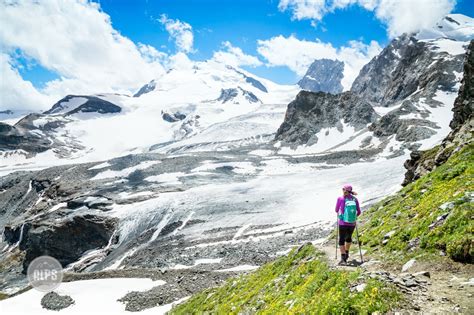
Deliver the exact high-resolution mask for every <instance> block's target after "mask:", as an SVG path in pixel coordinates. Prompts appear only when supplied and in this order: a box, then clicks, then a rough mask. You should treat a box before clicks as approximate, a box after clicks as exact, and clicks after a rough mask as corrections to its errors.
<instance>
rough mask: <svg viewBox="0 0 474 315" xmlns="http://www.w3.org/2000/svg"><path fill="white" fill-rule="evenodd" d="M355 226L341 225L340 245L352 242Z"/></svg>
mask: <svg viewBox="0 0 474 315" xmlns="http://www.w3.org/2000/svg"><path fill="white" fill-rule="evenodd" d="M354 229H355V226H348V225H339V246H342V245H344V244H345V243H352V233H354Z"/></svg>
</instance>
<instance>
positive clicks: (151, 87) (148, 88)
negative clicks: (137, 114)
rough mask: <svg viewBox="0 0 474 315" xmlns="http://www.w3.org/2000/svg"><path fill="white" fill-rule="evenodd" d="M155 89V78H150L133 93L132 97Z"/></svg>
mask: <svg viewBox="0 0 474 315" xmlns="http://www.w3.org/2000/svg"><path fill="white" fill-rule="evenodd" d="M155 89H156V82H155V80H151V81H150V82H149V83H147V84H145V85H144V86H142V87H141V88H140V89H139V90H138V91H137V93H135V94H134V95H133V97H140V96H142V95H143V94H146V93H150V92H151V91H154V90H155Z"/></svg>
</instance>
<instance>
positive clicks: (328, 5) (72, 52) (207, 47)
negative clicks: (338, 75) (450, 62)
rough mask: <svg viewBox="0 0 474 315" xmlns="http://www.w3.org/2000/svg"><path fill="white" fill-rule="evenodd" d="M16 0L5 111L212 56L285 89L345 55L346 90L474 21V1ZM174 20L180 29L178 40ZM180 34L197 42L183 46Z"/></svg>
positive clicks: (5, 13)
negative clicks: (451, 25) (410, 50)
mask: <svg viewBox="0 0 474 315" xmlns="http://www.w3.org/2000/svg"><path fill="white" fill-rule="evenodd" d="M12 1H13V0H12ZM14 1H17V2H18V3H17V5H16V6H9V5H7V4H5V3H4V4H2V6H4V8H0V9H1V10H0V19H3V20H2V24H3V25H4V26H6V28H5V29H4V30H3V32H0V41H1V45H0V49H1V53H2V59H1V60H0V61H1V62H2V65H1V66H2V67H1V69H0V70H1V76H2V77H3V79H4V80H3V83H2V82H0V83H2V84H3V85H2V86H1V87H0V88H1V91H0V93H1V94H2V102H1V103H2V104H0V107H8V106H12V105H9V104H13V105H15V104H19V103H22V104H32V105H34V104H36V103H38V98H39V97H40V98H42V101H41V102H42V104H43V105H42V106H44V107H46V106H47V105H46V104H49V103H50V102H51V101H52V100H54V99H57V98H58V97H62V96H64V94H66V93H68V94H69V93H89V94H92V93H97V92H108V91H125V90H132V91H133V89H137V88H139V87H140V86H141V85H143V84H144V83H146V82H148V81H149V80H150V79H151V78H156V76H159V73H163V71H164V70H165V69H166V67H167V66H169V65H170V60H173V56H177V55H179V54H185V55H186V56H187V58H189V59H190V60H192V61H203V60H208V59H211V58H214V57H215V53H216V52H219V53H223V54H224V55H225V56H226V58H228V57H229V55H231V56H230V57H231V62H232V61H233V60H234V59H235V58H236V59H235V60H237V61H235V62H238V64H237V66H240V67H242V68H244V69H246V70H248V71H249V72H252V73H254V74H256V75H258V76H261V77H264V78H267V79H270V80H273V81H275V82H277V83H280V84H294V83H296V82H297V81H298V80H299V79H300V78H301V76H302V75H304V71H305V70H306V69H307V67H308V66H309V64H310V63H311V62H312V61H313V60H314V59H319V58H331V59H341V60H342V61H344V62H345V64H346V69H347V70H345V71H347V73H345V80H346V81H347V82H345V83H344V82H343V85H344V87H345V89H347V87H350V83H351V80H353V79H354V78H355V76H356V75H357V73H358V71H359V69H360V67H362V66H363V65H364V64H365V63H367V62H368V61H369V60H370V59H371V58H372V57H373V56H375V55H377V54H378V52H379V51H380V49H382V48H383V47H384V46H385V45H387V43H388V42H389V41H390V40H391V38H393V37H394V36H397V35H399V34H401V33H403V32H407V31H416V30H417V29H419V28H420V27H422V26H423V25H425V26H426V25H427V24H429V23H431V24H430V25H433V24H434V23H435V22H436V21H439V20H440V18H441V17H443V16H444V15H445V14H447V13H450V12H451V13H462V14H465V15H467V16H471V17H474V6H473V5H472V0H325V1H324V2H319V1H318V2H311V1H309V0H308V1H303V0H238V1H237V0H155V1H152V0H134V1H132V0H94V1H92V2H88V1H87V0H69V1H62V0H43V1H40V2H36V1H33V0H14ZM307 3H310V5H307V6H306V4H307ZM318 3H322V4H318ZM387 8H388V9H387ZM163 15H166V18H164V17H163ZM400 21H402V23H400ZM168 24H172V25H173V26H177V27H178V28H182V30H181V31H183V30H184V31H183V32H181V33H179V34H178V35H176V36H173V34H172V31H170V30H169V29H168V26H170V25H168ZM186 32H188V33H187V34H186ZM71 34H74V35H71ZM117 34H119V35H118V36H117ZM183 34H184V35H185V36H186V35H187V36H189V35H190V36H191V43H190V44H189V43H188V44H189V45H187V48H184V49H183V47H180V46H179V44H178V41H179V40H180V38H179V37H180V36H181V37H182V36H183ZM181 39H182V38H181ZM188 40H189V38H188ZM142 48H146V51H147V52H145V53H144V52H143V51H142ZM150 52H151V54H150ZM236 55H237V57H235V56H236ZM159 56H161V57H159ZM163 56H164V57H163ZM150 58H151V59H150ZM154 58H155V59H154ZM160 58H161V59H160ZM232 58H234V59H232ZM344 58H345V59H344ZM227 60H228V59H225V62H227ZM167 62H168V63H167ZM346 74H347V76H346ZM5 78H6V79H5ZM5 82H6V83H5ZM25 91H26V92H25ZM5 104H6V105H5Z"/></svg>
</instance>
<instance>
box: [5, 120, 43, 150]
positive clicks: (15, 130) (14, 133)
mask: <svg viewBox="0 0 474 315" xmlns="http://www.w3.org/2000/svg"><path fill="white" fill-rule="evenodd" d="M50 145H51V142H50V141H49V140H48V139H45V138H43V137H41V136H40V135H38V134H35V133H31V132H29V131H28V130H25V129H24V128H21V127H15V126H10V125H8V124H4V123H1V122H0V151H6V150H24V151H26V152H32V153H40V152H44V151H46V150H48V149H49V148H50Z"/></svg>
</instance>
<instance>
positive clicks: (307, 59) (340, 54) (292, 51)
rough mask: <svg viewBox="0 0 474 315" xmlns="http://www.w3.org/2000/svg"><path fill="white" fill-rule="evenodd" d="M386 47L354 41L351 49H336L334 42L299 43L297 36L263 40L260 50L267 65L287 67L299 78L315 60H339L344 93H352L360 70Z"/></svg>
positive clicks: (304, 41) (345, 47)
mask: <svg viewBox="0 0 474 315" xmlns="http://www.w3.org/2000/svg"><path fill="white" fill-rule="evenodd" d="M381 50H382V48H381V47H380V45H379V44H378V43H377V42H376V41H371V42H370V44H369V45H366V44H364V43H362V42H359V41H351V42H349V44H348V46H343V47H340V48H335V47H334V46H332V44H331V43H323V42H321V41H319V40H316V41H314V42H313V41H307V40H299V39H298V38H296V37H295V36H294V35H291V36H289V37H284V36H282V35H279V36H275V37H273V38H271V39H268V40H259V41H258V48H257V51H258V53H259V54H260V55H262V56H263V57H264V58H265V59H266V60H267V64H266V65H267V66H270V67H275V66H286V67H288V68H289V69H290V70H292V71H293V72H295V73H296V74H297V75H299V76H303V75H304V74H305V73H306V71H307V70H308V67H309V66H310V65H311V63H312V62H313V61H314V60H315V59H322V58H327V59H333V60H335V59H337V60H341V61H343V62H344V64H345V65H344V79H343V80H342V85H343V87H344V90H349V89H350V87H351V84H352V82H353V81H354V80H355V78H356V77H357V75H358V74H359V71H360V69H361V68H362V67H363V66H364V65H365V64H366V63H368V62H369V61H370V60H371V59H372V58H373V57H374V56H376V55H377V54H378V53H379V52H380V51H381Z"/></svg>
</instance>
